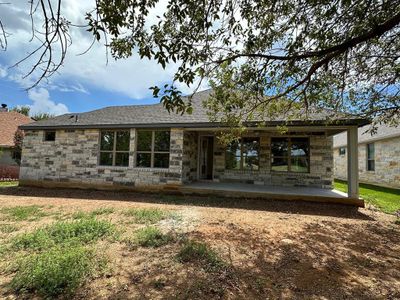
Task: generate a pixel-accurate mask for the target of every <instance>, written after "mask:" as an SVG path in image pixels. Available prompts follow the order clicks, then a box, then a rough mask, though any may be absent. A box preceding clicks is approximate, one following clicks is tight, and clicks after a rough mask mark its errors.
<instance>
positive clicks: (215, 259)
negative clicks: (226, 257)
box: [178, 241, 225, 271]
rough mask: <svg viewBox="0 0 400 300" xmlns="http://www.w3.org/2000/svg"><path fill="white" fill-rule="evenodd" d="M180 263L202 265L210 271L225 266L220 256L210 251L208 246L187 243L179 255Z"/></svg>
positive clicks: (198, 243) (191, 242)
mask: <svg viewBox="0 0 400 300" xmlns="http://www.w3.org/2000/svg"><path fill="white" fill-rule="evenodd" d="M178 260H179V261H180V262H184V263H185V262H193V263H201V264H202V265H203V266H204V268H205V269H206V270H208V271H212V270H216V269H219V268H221V267H223V266H225V263H224V262H223V260H222V259H221V258H220V257H219V256H218V254H217V253H216V252H215V251H214V250H212V249H210V248H209V247H208V245H207V244H205V243H200V242H195V241H186V242H185V243H184V245H183V247H182V248H181V250H180V251H179V253H178Z"/></svg>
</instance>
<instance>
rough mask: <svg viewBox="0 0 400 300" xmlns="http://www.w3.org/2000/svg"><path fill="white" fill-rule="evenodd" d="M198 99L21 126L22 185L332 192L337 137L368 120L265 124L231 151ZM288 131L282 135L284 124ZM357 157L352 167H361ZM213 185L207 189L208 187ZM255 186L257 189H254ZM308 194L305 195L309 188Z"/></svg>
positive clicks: (315, 118) (319, 116) (317, 117)
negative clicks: (199, 185) (175, 107)
mask: <svg viewBox="0 0 400 300" xmlns="http://www.w3.org/2000/svg"><path fill="white" fill-rule="evenodd" d="M210 93H211V91H210V90H208V91H204V92H200V93H197V94H195V95H194V96H193V98H192V105H193V114H190V115H189V114H184V115H179V114H175V113H168V112H167V110H166V109H165V108H164V107H163V105H162V104H155V105H137V106H115V107H106V108H103V109H99V110H94V111H90V112H86V113H75V114H74V113H70V114H66V115H62V116H58V117H55V118H52V119H49V120H45V121H39V122H35V123H33V124H29V125H25V126H21V128H23V129H24V130H25V133H26V134H25V140H24V147H23V151H22V164H21V175H20V183H21V184H22V185H41V186H65V187H68V186H69V187H82V188H91V187H96V188H107V187H109V188H110V187H118V188H132V189H152V190H154V189H180V188H183V187H184V186H185V185H190V183H193V182H195V181H202V182H203V181H205V182H208V183H207V184H210V186H211V184H214V182H223V183H227V184H228V183H231V185H230V186H231V187H232V188H235V185H233V184H232V183H235V184H236V183H237V184H238V185H237V186H236V188H237V187H238V186H239V185H240V184H242V185H243V184H250V185H251V186H253V187H254V188H252V189H254V190H256V189H257V188H260V187H261V186H271V187H272V186H274V187H288V188H289V189H290V187H292V189H293V187H296V188H295V189H294V191H295V192H294V193H295V194H301V193H300V192H301V191H304V192H306V190H305V189H304V188H310V187H312V188H318V189H319V190H318V191H319V192H318V193H317V196H318V195H319V193H321V195H322V193H323V192H324V190H323V189H331V188H332V181H333V153H332V142H333V139H332V136H333V135H334V134H337V133H338V132H342V131H346V130H348V132H349V134H353V135H354V134H355V133H356V132H357V128H358V126H363V125H365V124H367V123H368V121H366V120H363V119H353V118H351V117H349V116H347V115H346V117H344V118H343V119H339V120H336V121H335V122H334V124H333V123H330V122H327V121H326V120H327V115H326V113H327V112H325V113H315V114H313V115H312V116H311V117H310V119H311V120H309V121H301V120H297V121H291V122H290V123H289V124H286V123H285V120H273V121H268V120H265V126H264V127H259V126H254V124H253V126H252V124H249V128H248V130H247V132H246V134H244V135H243V137H242V138H241V139H240V141H239V142H235V143H232V144H231V145H229V146H227V147H226V146H224V145H222V144H220V143H219V142H218V139H217V138H216V136H217V133H218V132H221V130H224V127H223V125H222V124H220V123H216V122H210V121H209V118H208V115H207V112H206V110H205V109H204V108H203V105H202V102H203V101H204V100H205V99H207V98H208V97H209V95H210ZM283 124H286V125H287V126H288V129H289V130H288V132H287V133H286V134H283V135H282V134H280V133H279V132H278V131H277V125H283ZM356 154H357V153H356V152H355V151H353V152H352V153H351V154H350V160H351V161H357V159H356V157H355V155H356ZM355 170H356V169H354V168H352V169H351V170H349V173H350V176H351V178H352V180H351V181H350V182H351V184H350V191H349V198H352V199H358V182H357V172H356V171H355ZM207 184H205V185H206V186H207ZM246 186H249V185H246ZM302 188H303V189H302Z"/></svg>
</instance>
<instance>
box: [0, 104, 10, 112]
mask: <svg viewBox="0 0 400 300" xmlns="http://www.w3.org/2000/svg"><path fill="white" fill-rule="evenodd" d="M0 111H4V112H7V111H8V108H7V104H5V103H2V104H1V107H0Z"/></svg>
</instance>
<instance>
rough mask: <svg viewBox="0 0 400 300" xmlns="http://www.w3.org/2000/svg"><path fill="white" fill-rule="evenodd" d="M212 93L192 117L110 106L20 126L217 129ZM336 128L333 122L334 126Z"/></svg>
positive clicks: (200, 97) (316, 117)
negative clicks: (211, 115)
mask: <svg viewBox="0 0 400 300" xmlns="http://www.w3.org/2000/svg"><path fill="white" fill-rule="evenodd" d="M211 92H212V90H206V91H202V92H199V93H196V94H195V95H193V97H192V105H193V113H192V114H183V115H180V114H176V113H174V112H171V113H169V112H168V111H167V110H166V109H165V108H164V106H163V105H162V104H153V105H130V106H110V107H105V108H102V109H98V110H94V111H89V112H85V113H70V114H65V115H62V116H58V117H55V118H52V119H49V120H43V121H38V122H35V123H32V124H29V125H25V126H22V127H21V128H23V129H52V128H54V129H55V128H71V127H74V128H124V127H136V128H146V127H186V128H190V127H191V128H194V127H219V126H221V124H220V123H217V122H214V123H212V122H210V121H209V117H208V115H207V111H206V109H205V108H204V107H203V101H204V100H206V99H207V98H208V97H209V96H210V94H211ZM328 117H329V114H328V112H325V113H324V112H318V113H315V114H313V115H312V116H311V118H310V120H309V121H308V123H309V122H310V121H312V122H313V124H309V125H317V124H326V123H328V120H327V118H328ZM263 121H265V122H266V125H271V126H276V125H279V124H283V123H284V122H285V118H284V117H282V119H280V120H279V119H278V120H276V119H275V120H263ZM339 121H340V122H339V123H340V124H345V125H359V126H362V125H365V124H368V121H367V120H364V119H356V118H351V117H350V118H349V117H348V115H346V117H343V119H341V120H339ZM308 123H307V122H305V121H304V120H298V121H296V120H294V121H292V122H291V125H305V124H308ZM336 125H337V122H336Z"/></svg>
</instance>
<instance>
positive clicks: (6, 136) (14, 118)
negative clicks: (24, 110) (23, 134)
mask: <svg viewBox="0 0 400 300" xmlns="http://www.w3.org/2000/svg"><path fill="white" fill-rule="evenodd" d="M32 122H33V120H32V119H31V118H29V117H27V116H25V115H23V114H20V113H18V112H15V111H8V112H6V111H1V112H0V146H1V147H13V146H14V134H15V131H16V130H17V129H18V126H20V125H23V124H28V123H32Z"/></svg>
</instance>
